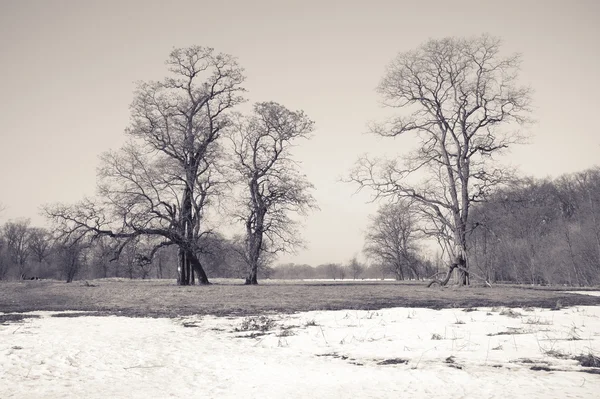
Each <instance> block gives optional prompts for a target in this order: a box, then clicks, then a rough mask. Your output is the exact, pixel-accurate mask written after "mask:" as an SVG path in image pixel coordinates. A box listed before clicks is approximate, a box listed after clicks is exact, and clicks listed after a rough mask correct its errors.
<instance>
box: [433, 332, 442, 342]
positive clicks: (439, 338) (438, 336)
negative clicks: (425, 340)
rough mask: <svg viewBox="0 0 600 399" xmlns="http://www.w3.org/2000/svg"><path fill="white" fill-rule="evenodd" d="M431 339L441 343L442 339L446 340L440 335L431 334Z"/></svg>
mask: <svg viewBox="0 0 600 399" xmlns="http://www.w3.org/2000/svg"><path fill="white" fill-rule="evenodd" d="M431 339H432V340H433V341H441V340H442V339H444V337H442V336H441V335H440V334H435V333H434V334H431Z"/></svg>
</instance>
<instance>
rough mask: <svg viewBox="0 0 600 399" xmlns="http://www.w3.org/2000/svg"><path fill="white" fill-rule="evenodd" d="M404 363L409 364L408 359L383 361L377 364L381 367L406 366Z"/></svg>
mask: <svg viewBox="0 0 600 399" xmlns="http://www.w3.org/2000/svg"><path fill="white" fill-rule="evenodd" d="M404 363H408V360H406V359H400V358H394V359H385V360H382V361H380V362H378V363H377V364H378V365H379V366H387V365H390V364H404Z"/></svg>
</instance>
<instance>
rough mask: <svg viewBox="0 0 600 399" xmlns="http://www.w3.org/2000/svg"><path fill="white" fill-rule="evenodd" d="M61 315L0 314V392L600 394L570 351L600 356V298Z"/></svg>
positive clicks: (596, 379)
mask: <svg viewBox="0 0 600 399" xmlns="http://www.w3.org/2000/svg"><path fill="white" fill-rule="evenodd" d="M55 313H57V312H32V313H29V314H28V315H32V316H39V318H30V319H26V320H24V321H23V322H21V323H5V324H3V325H0V398H59V397H60V398H63V397H72V398H106V397H113V398H165V397H194V398H233V397H242V396H243V397H250V398H282V397H285V398H306V397H319V398H342V397H350V396H352V397H355V398H388V397H389V398H392V397H394V398H396V397H411V398H432V397H434V398H435V397H439V398H442V397H444V398H447V397H479V398H507V397H511V398H518V397H529V398H532V397H533V398H538V397H539V398H542V397H543V398H567V397H568V398H594V397H596V395H597V392H598V388H599V387H600V375H598V374H590V373H585V372H581V371H582V370H584V369H585V368H584V367H582V366H581V365H579V363H578V362H576V361H575V360H573V359H572V357H573V356H576V355H580V354H589V353H592V354H595V355H596V356H598V355H600V307H574V308H566V309H561V310H557V311H552V310H547V309H537V308H536V309H522V308H514V309H507V308H498V309H496V308H492V309H490V308H479V309H477V310H473V309H469V311H465V310H464V309H445V310H431V309H422V308H393V309H383V310H376V311H355V310H344V311H316V312H304V313H297V314H291V315H287V314H286V315H284V314H273V315H267V316H261V317H251V318H246V317H227V318H225V317H213V316H193V317H183V318H175V319H166V318H160V319H150V318H127V317H116V316H110V317H97V316H84V317H52V315H53V314H55ZM67 313H68V312H67ZM532 367H534V368H541V369H542V370H537V371H536V370H532V369H531V368H532ZM548 369H549V370H550V371H546V370H548Z"/></svg>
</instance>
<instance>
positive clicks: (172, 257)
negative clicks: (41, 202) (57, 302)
mask: <svg viewBox="0 0 600 399" xmlns="http://www.w3.org/2000/svg"><path fill="white" fill-rule="evenodd" d="M204 240H205V242H203V243H202V246H203V248H205V251H204V252H203V253H201V254H200V255H199V259H200V261H201V262H202V264H203V267H204V269H205V270H206V273H207V274H209V275H211V276H212V277H224V278H238V279H242V278H245V277H246V276H247V265H246V263H245V260H244V258H243V252H244V247H243V243H240V242H239V241H236V240H232V239H227V238H225V237H223V236H222V235H220V234H218V233H215V234H212V235H210V236H208V237H206V238H204ZM120 245H121V243H120V242H119V241H115V240H113V239H111V238H110V237H98V238H97V239H95V240H88V241H79V242H75V243H73V242H64V241H62V240H61V239H60V238H57V237H54V236H52V235H51V234H50V233H49V232H48V231H47V230H46V229H44V228H40V227H33V226H31V224H30V222H29V220H26V219H19V220H14V221H9V222H6V223H5V224H4V225H2V226H0V280H8V279H12V280H14V279H31V278H40V279H63V280H65V281H67V282H71V281H73V280H74V279H77V278H78V279H92V278H110V277H117V278H130V279H133V278H140V279H145V278H176V277H177V268H176V266H177V264H178V251H177V250H176V249H175V248H169V247H165V248H162V249H161V250H159V251H157V252H156V253H155V255H154V257H153V259H151V260H150V259H147V258H145V256H144V255H145V254H147V253H148V249H149V248H150V244H149V243H148V242H146V241H144V240H143V239H142V238H138V239H137V240H134V241H131V242H129V245H127V246H125V247H124V248H122V249H120ZM118 251H120V253H119V256H118V257H117V256H116V255H117V252H118ZM271 273H272V269H271V268H270V267H268V266H267V265H265V266H264V267H263V266H261V267H259V268H258V275H259V276H261V277H262V278H267V277H269V276H270V275H271Z"/></svg>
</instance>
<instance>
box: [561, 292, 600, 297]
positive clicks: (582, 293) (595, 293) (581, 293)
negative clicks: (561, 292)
mask: <svg viewBox="0 0 600 399" xmlns="http://www.w3.org/2000/svg"><path fill="white" fill-rule="evenodd" d="M565 292H566V293H567V294H579V295H591V296H600V291H565Z"/></svg>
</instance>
